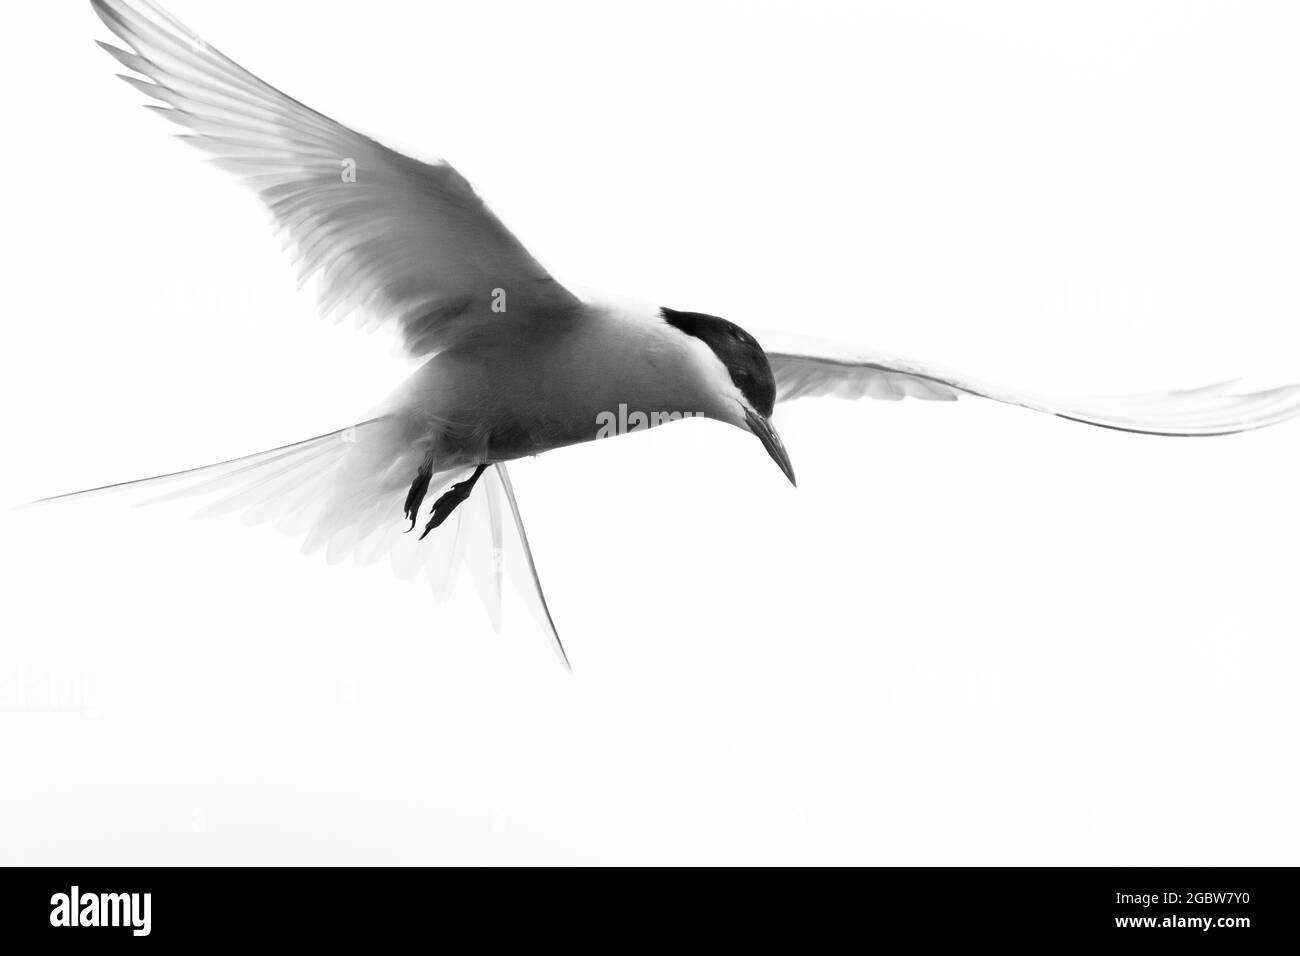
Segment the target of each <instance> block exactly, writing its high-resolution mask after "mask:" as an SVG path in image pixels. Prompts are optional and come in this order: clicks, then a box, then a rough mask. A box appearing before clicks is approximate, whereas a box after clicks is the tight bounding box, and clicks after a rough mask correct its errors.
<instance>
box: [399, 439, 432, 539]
mask: <svg viewBox="0 0 1300 956" xmlns="http://www.w3.org/2000/svg"><path fill="white" fill-rule="evenodd" d="M432 477H433V452H429V454H427V455H425V456H424V461H423V462H421V463H420V470H419V471H417V472H416V473H415V481H413V482H411V490H410V491H408V492H407V493H406V504H405V505H404V506H403V507H402V513H403V514H405V515H406V517H408V518H410V519H411V527H410V528H407V529H406V530H407V531H408V532H409V531H411V530H412V529H413V528H414V527H415V519H416V518H418V517H419V516H420V505H422V504H424V496H425V495H426V494H428V492H429V479H430V478H432Z"/></svg>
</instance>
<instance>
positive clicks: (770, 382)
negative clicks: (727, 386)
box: [659, 308, 776, 418]
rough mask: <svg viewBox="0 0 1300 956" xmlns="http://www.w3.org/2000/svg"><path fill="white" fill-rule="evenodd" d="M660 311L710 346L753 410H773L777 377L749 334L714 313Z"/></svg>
mask: <svg viewBox="0 0 1300 956" xmlns="http://www.w3.org/2000/svg"><path fill="white" fill-rule="evenodd" d="M659 312H660V314H661V315H662V316H663V319H664V321H665V322H667V323H668V324H669V325H671V326H672V327H673V328H675V329H678V330H679V331H682V332H685V333H686V334H687V335H693V336H695V337H696V338H697V339H699V340H700V341H701V342H703V343H704V344H705V345H707V346H708V347H709V348H711V349H713V354H714V355H716V356H717V357H718V361H720V362H721V363H722V364H723V365H724V366H726V368H727V371H728V372H729V373H730V374H731V380H732V382H734V383H735V385H736V388H738V389H740V394H742V395H744V396H745V400H746V401H747V402H749V404H750V405H752V406H753V408H754V411H756V412H758V413H759V414H760V415H762V416H764V417H765V418H766V417H768V416H770V415H771V414H772V409H773V408H774V407H775V406H776V379H774V378H773V377H772V366H771V365H769V364H768V361H767V354H766V353H765V352H764V351H763V347H762V346H761V345H759V344H758V342H757V340H756V339H755V338H754V337H753V336H752V335H750V334H749V333H748V332H746V331H745V330H744V329H742V328H741V327H740V326H738V325H736V324H735V323H734V322H728V321H727V320H726V319H720V318H718V317H717V316H716V315H705V314H704V313H703V312H678V311H677V310H676V309H669V308H661V309H660V310H659Z"/></svg>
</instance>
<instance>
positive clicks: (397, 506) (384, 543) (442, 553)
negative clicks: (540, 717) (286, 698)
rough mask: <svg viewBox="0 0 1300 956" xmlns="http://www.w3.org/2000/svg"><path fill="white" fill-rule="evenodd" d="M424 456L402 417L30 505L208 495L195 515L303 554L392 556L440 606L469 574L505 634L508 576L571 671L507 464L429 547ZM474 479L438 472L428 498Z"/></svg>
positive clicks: (372, 559) (336, 558)
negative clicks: (409, 512)
mask: <svg viewBox="0 0 1300 956" xmlns="http://www.w3.org/2000/svg"><path fill="white" fill-rule="evenodd" d="M423 455H424V453H423V450H422V449H421V447H420V446H419V445H418V444H417V443H413V442H411V441H410V435H409V433H408V430H407V428H406V427H405V426H404V424H403V423H402V422H401V421H400V420H398V419H396V418H391V417H381V418H374V419H371V420H369V421H365V422H362V423H360V424H358V425H354V426H351V427H348V428H342V429H339V430H338V431H333V432H329V433H328V434H324V435H318V436H316V437H315V438H308V439H306V440H305V441H300V442H295V443H293V444H290V445H283V446H281V447H279V448H272V449H270V450H268V451H263V452H258V453H256V454H253V455H247V456H244V457H242V458H235V459H231V460H230V461H223V462H218V463H216V464H212V465H205V466H203V467H200V468H191V469H188V470H186V471H179V472H173V473H171V474H166V475H158V476H155V477H152V478H142V479H137V480H135V481H127V482H121V483H119V484H114V485H105V486H103V487H99V488H89V489H86V490H84V491H77V492H72V493H70V494H64V495H56V496H54V497H52V498H43V499H41V500H40V501H37V502H32V504H47V503H51V502H57V501H63V500H67V499H70V498H84V497H87V496H91V495H103V494H118V493H133V494H134V496H135V500H136V503H138V504H148V503H155V502H161V501H171V500H179V499H199V500H201V501H202V504H201V507H200V508H199V509H198V511H197V512H195V517H209V516H212V515H219V514H230V513H238V514H239V515H240V517H241V519H242V520H243V522H244V523H245V524H250V525H251V524H272V523H273V524H274V526H275V527H276V529H277V530H279V531H282V532H284V533H286V534H289V535H291V536H293V537H296V538H300V539H302V541H303V550H304V551H305V552H316V551H324V554H325V558H326V560H327V561H328V562H329V563H331V564H334V563H338V562H340V561H344V560H346V559H348V558H352V559H354V560H356V561H357V562H359V563H361V564H365V565H369V564H374V563H376V562H378V561H380V560H382V559H384V558H387V559H388V561H389V563H390V564H391V565H392V568H393V571H394V572H395V573H396V574H397V575H398V576H399V577H403V578H410V577H415V576H417V575H419V574H421V573H423V575H424V576H425V577H426V578H427V579H428V581H429V584H430V586H431V587H432V588H433V592H434V595H435V596H436V597H437V599H438V600H440V601H441V600H445V599H446V598H447V597H448V596H449V595H450V594H451V592H452V590H453V588H454V586H455V584H456V580H457V576H458V574H459V571H460V569H461V567H462V566H464V567H465V568H466V569H467V570H468V572H469V575H470V578H471V580H472V582H473V585H474V588H475V590H476V591H477V592H478V594H479V597H480V598H481V599H482V601H483V604H484V606H485V607H486V609H487V612H488V615H489V617H490V618H491V620H492V625H493V627H494V628H497V629H500V626H501V608H502V579H503V578H504V577H509V578H510V579H511V581H512V582H513V583H514V584H515V586H516V589H517V590H518V592H519V594H520V596H521V597H522V599H523V600H524V603H525V604H526V605H527V606H528V608H529V611H530V612H531V613H532V614H533V615H534V617H536V618H537V621H538V623H539V624H540V625H541V626H542V628H543V629H544V630H545V632H546V634H547V636H548V637H549V639H550V641H551V643H552V646H553V647H554V649H555V651H556V653H557V654H558V655H559V657H560V660H561V661H562V662H563V663H564V665H565V667H566V668H567V667H568V666H569V662H568V658H567V656H566V655H565V652H564V647H563V645H562V644H561V642H560V638H559V634H558V633H557V631H556V629H555V623H554V621H553V620H552V618H551V613H550V609H549V607H548V606H547V603H546V597H545V595H544V594H543V592H542V587H541V582H540V579H539V577H538V574H537V568H536V564H535V563H534V561H533V555H532V551H531V549H530V547H529V544H528V536H527V534H526V532H525V531H524V524H523V518H522V517H521V515H520V512H519V504H518V500H517V498H516V497H515V493H514V488H513V486H512V485H511V483H510V476H509V473H508V472H507V471H506V466H505V465H504V464H500V463H498V464H495V465H493V466H492V467H491V468H489V469H488V470H487V471H485V472H484V473H483V475H482V477H481V478H480V479H479V481H478V483H477V484H476V485H475V487H474V491H473V493H472V494H471V495H470V497H469V498H468V499H467V500H466V501H464V502H463V503H462V504H461V505H460V506H459V507H458V508H457V509H456V510H455V511H453V512H452V514H451V516H450V517H449V518H448V519H447V520H446V522H444V523H443V524H442V525H441V526H440V527H439V528H437V529H436V530H435V531H434V532H433V533H432V534H430V535H429V536H428V537H426V538H425V539H424V540H420V530H421V529H420V527H416V528H415V529H414V530H413V531H410V532H409V533H408V529H409V528H410V522H409V521H408V520H407V519H405V518H404V517H403V513H402V511H403V509H402V504H403V501H404V499H405V495H406V493H407V490H408V489H409V487H410V484H411V481H412V480H413V478H414V477H415V474H416V472H417V470H418V468H419V466H420V463H421V461H422V459H423ZM470 471H471V469H469V468H465V469H461V470H453V471H447V472H440V473H437V474H435V475H434V476H433V478H432V480H431V482H430V485H429V489H428V492H427V494H426V497H425V501H426V502H427V503H430V504H431V503H432V502H433V501H434V500H436V499H437V496H438V495H439V494H441V492H442V491H444V490H445V489H446V488H447V487H448V486H449V485H451V484H452V483H453V482H456V481H459V480H461V479H463V478H465V477H467V476H468V474H469V472H470Z"/></svg>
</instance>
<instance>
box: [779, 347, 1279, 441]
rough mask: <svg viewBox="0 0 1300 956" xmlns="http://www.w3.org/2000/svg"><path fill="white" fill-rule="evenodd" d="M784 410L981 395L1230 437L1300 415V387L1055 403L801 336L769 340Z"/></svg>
mask: <svg viewBox="0 0 1300 956" xmlns="http://www.w3.org/2000/svg"><path fill="white" fill-rule="evenodd" d="M760 341H761V342H762V343H763V345H764V346H765V348H764V351H766V352H767V357H768V361H769V362H770V363H771V365H772V374H773V375H774V376H775V378H776V398H777V401H778V402H781V401H789V400H791V399H795V398H802V397H804V396H808V395H831V396H836V397H838V398H880V399H887V400H891V401H896V400H898V399H902V398H924V399H933V400H938V401H949V402H950V401H955V400H956V399H957V398H958V397H960V396H961V395H978V396H979V397H981V398H991V399H993V400H994V401H998V402H1006V403H1008V404H1011V405H1020V406H1022V407H1024V408H1031V409H1034V410H1035V411H1040V412H1048V413H1049V414H1052V415H1059V416H1060V417H1061V418H1068V419H1070V420H1072V421H1078V422H1084V423H1086V424H1089V425H1099V426H1101V427H1103V428H1115V429H1119V430H1121V431H1131V432H1142V433H1144V434H1150V435H1229V434H1232V433H1234V432H1242V431H1248V430H1250V429H1253V428H1262V427H1264V426H1265V425H1275V424H1277V423H1278V422H1282V421H1286V420H1287V419H1288V418H1293V417H1295V416H1296V415H1298V414H1300V385H1283V386H1281V387H1278V388H1271V389H1267V390H1264V391H1243V390H1241V389H1239V388H1237V387H1236V385H1237V383H1236V382H1222V383H1219V384H1217V385H1209V386H1204V387H1202V388H1192V389H1185V390H1181V391H1172V392H1153V393H1148V394H1142V395H1126V396H1111V397H1101V398H1094V399H1081V400H1077V401H1054V400H1051V399H1047V398H1043V397H1041V396H1037V395H1031V394H1029V393H1026V392H1017V391H1014V390H1012V389H1007V388H1001V387H997V386H993V385H988V384H985V383H984V382H981V381H979V380H978V379H973V378H970V377H968V376H965V375H959V374H957V373H954V372H949V371H945V370H943V369H938V368H934V367H931V366H926V365H921V364H919V363H917V362H913V361H909V360H907V359H901V358H898V357H896V356H891V355H887V354H883V353H877V352H870V351H867V350H864V349H855V348H851V347H848V346H840V345H836V344H832V343H828V342H821V341H817V340H814V339H807V338H802V337H794V336H781V335H779V334H776V335H763V336H760Z"/></svg>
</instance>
